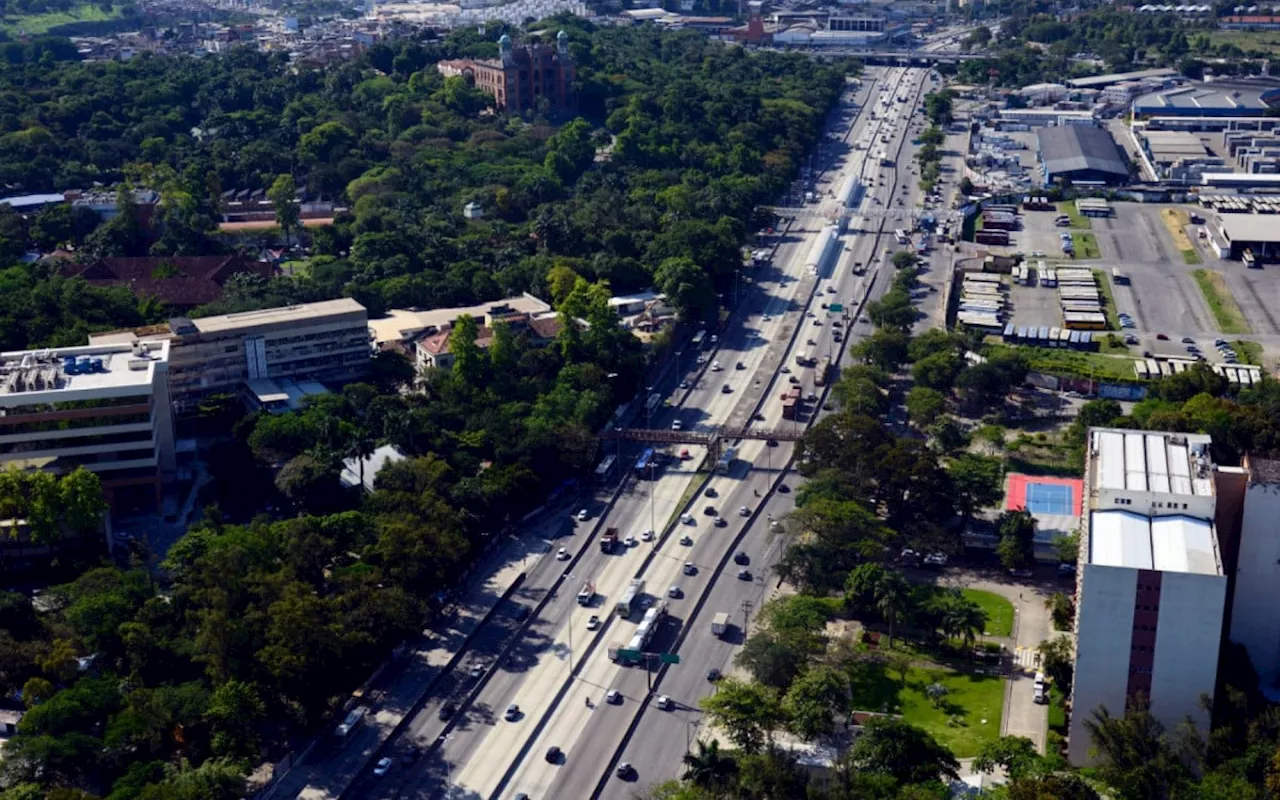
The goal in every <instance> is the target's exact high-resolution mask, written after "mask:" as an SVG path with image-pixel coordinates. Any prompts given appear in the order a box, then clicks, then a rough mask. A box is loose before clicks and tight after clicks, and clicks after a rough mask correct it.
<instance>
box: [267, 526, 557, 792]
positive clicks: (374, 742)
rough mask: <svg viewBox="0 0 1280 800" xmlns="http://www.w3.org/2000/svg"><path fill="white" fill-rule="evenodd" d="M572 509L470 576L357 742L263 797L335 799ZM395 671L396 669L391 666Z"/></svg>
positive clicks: (310, 758)
mask: <svg viewBox="0 0 1280 800" xmlns="http://www.w3.org/2000/svg"><path fill="white" fill-rule="evenodd" d="M571 506H572V504H571V503H568V502H566V503H562V504H561V505H559V506H556V507H554V508H551V509H548V510H547V512H545V514H544V515H543V519H541V520H540V521H539V522H538V523H537V524H536V525H535V526H534V527H533V528H532V529H531V530H530V531H528V532H527V533H526V534H524V535H523V536H520V537H518V538H516V537H512V538H510V539H509V540H508V541H507V543H506V544H505V545H502V546H500V547H498V548H496V549H495V550H494V551H493V552H492V553H490V554H489V555H488V556H486V557H485V558H484V559H482V560H481V561H480V563H478V564H477V565H476V567H475V568H474V569H473V570H472V573H471V575H472V576H473V577H472V579H471V580H470V581H469V582H468V583H469V589H468V590H467V593H466V595H465V597H463V598H462V600H461V601H460V602H459V603H458V605H457V606H455V607H453V608H451V609H450V610H449V613H448V614H446V615H445V616H443V617H442V618H441V619H440V621H439V622H438V623H437V626H436V627H435V628H434V629H429V630H424V631H423V635H424V638H423V639H422V640H420V641H419V642H417V643H416V644H415V645H413V649H412V650H410V652H409V653H407V654H406V655H405V656H404V657H403V659H402V660H401V663H403V664H404V666H403V668H402V669H401V670H400V672H399V674H395V675H393V676H390V678H389V680H390V685H388V686H385V687H383V688H381V689H379V690H378V691H376V692H374V693H372V696H371V698H370V706H371V708H372V709H375V710H374V711H373V713H371V714H369V715H368V716H367V717H366V718H365V724H364V726H363V727H362V729H361V731H360V733H359V734H357V735H356V736H355V737H354V738H353V740H352V741H351V742H350V743H349V744H348V745H347V746H346V747H345V748H344V749H343V750H342V751H340V752H339V753H337V754H334V755H333V756H332V757H330V758H323V759H322V758H320V757H319V756H318V755H314V754H313V753H312V750H313V749H314V748H315V744H314V743H313V744H312V745H310V746H308V747H307V749H306V750H303V751H302V753H300V754H299V756H298V758H297V761H296V762H295V764H294V765H293V767H292V768H291V769H289V770H288V771H286V772H285V773H284V774H283V775H281V776H280V777H279V778H278V779H277V780H276V781H275V783H273V784H272V786H271V787H270V788H269V789H268V790H267V791H265V792H263V793H262V798H263V799H264V800H270V799H271V798H279V799H280V800H286V799H287V800H292V799H293V798H295V797H298V795H299V793H301V792H304V791H305V792H306V795H305V796H306V797H307V798H308V800H311V798H315V799H316V800H320V798H331V799H336V798H338V797H341V796H342V793H343V792H344V791H345V790H346V788H347V786H348V785H350V783H351V781H352V780H353V779H354V778H355V777H356V776H357V775H359V773H360V771H361V770H362V769H364V767H365V765H366V763H367V762H368V759H369V758H370V757H371V756H372V755H373V754H374V753H375V752H377V750H378V748H379V747H381V746H382V743H383V742H385V741H386V740H387V738H388V737H390V736H391V735H392V733H394V732H395V730H396V729H397V728H398V727H399V726H400V724H401V723H402V722H404V721H405V720H406V719H407V718H409V717H410V716H412V714H413V713H414V711H415V710H416V708H417V706H418V701H419V699H420V698H422V697H423V696H424V695H425V694H426V693H427V692H428V691H429V690H430V688H431V685H432V684H433V683H434V682H435V680H436V679H437V678H438V677H439V676H440V674H441V673H442V672H443V671H444V670H445V669H446V668H448V666H449V665H450V664H451V663H452V662H453V661H454V659H456V658H457V657H458V655H459V653H461V652H462V651H464V650H465V649H466V646H467V643H468V642H469V641H470V639H471V637H472V635H473V634H474V633H475V632H476V630H477V629H478V628H479V627H480V625H481V624H482V623H483V622H484V621H485V619H487V618H488V616H489V614H490V612H492V611H493V609H494V608H495V607H496V606H497V605H498V603H499V602H500V601H501V600H502V599H503V598H504V597H506V596H507V595H508V594H509V593H510V591H511V590H512V588H513V587H515V586H516V585H517V583H518V582H519V580H520V579H521V578H522V576H523V575H524V574H525V572H526V571H527V570H528V569H529V568H531V567H532V566H533V565H534V563H535V562H536V561H537V560H538V559H539V558H541V557H542V556H543V555H544V554H545V553H546V551H547V544H546V542H545V541H544V538H545V534H546V528H547V527H548V526H552V525H559V524H560V523H561V522H562V521H563V518H564V515H565V514H567V513H568V509H569V508H570V507H571ZM388 663H389V664H390V663H394V662H388Z"/></svg>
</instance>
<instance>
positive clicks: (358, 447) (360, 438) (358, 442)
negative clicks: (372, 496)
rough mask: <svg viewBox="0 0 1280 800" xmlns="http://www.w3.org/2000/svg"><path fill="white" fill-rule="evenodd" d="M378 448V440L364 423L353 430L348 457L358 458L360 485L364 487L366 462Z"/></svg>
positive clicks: (347, 449) (347, 452)
mask: <svg viewBox="0 0 1280 800" xmlns="http://www.w3.org/2000/svg"><path fill="white" fill-rule="evenodd" d="M377 448H378V440H377V439H375V438H374V436H373V433H372V432H371V431H370V430H369V429H368V428H366V427H365V426H363V425H360V426H359V427H357V428H356V429H355V430H353V431H352V433H351V438H350V439H348V440H347V448H346V455H347V457H348V458H354V459H355V460H356V465H357V467H356V468H357V469H358V470H359V471H360V485H361V486H362V487H363V486H364V462H365V460H366V459H368V458H369V457H370V456H372V455H373V451H374V450H376V449H377Z"/></svg>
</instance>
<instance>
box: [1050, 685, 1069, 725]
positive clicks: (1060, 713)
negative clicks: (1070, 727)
mask: <svg viewBox="0 0 1280 800" xmlns="http://www.w3.org/2000/svg"><path fill="white" fill-rule="evenodd" d="M1049 730H1051V731H1054V732H1056V733H1059V734H1062V735H1063V736H1066V735H1067V696H1066V695H1065V694H1063V692H1062V687H1060V686H1058V684H1056V683H1053V684H1050V685H1049Z"/></svg>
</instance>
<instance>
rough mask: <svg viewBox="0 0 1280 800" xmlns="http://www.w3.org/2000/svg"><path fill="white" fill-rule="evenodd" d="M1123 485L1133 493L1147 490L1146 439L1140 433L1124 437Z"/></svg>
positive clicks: (1128, 434) (1127, 434)
mask: <svg viewBox="0 0 1280 800" xmlns="http://www.w3.org/2000/svg"><path fill="white" fill-rule="evenodd" d="M1124 485H1125V488H1127V489H1129V490H1131V491H1135V492H1145V491H1146V490H1147V456H1146V437H1144V436H1143V435H1142V434H1140V433H1126V434H1125V435H1124Z"/></svg>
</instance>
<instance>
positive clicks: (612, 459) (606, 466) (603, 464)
mask: <svg viewBox="0 0 1280 800" xmlns="http://www.w3.org/2000/svg"><path fill="white" fill-rule="evenodd" d="M617 465H618V457H617V456H616V455H614V454H613V453H610V454H609V455H607V456H605V457H604V458H602V459H600V463H599V464H597V465H596V481H598V482H599V483H605V482H607V481H608V480H609V479H611V478H612V477H613V468H614V467H616V466H617Z"/></svg>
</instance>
